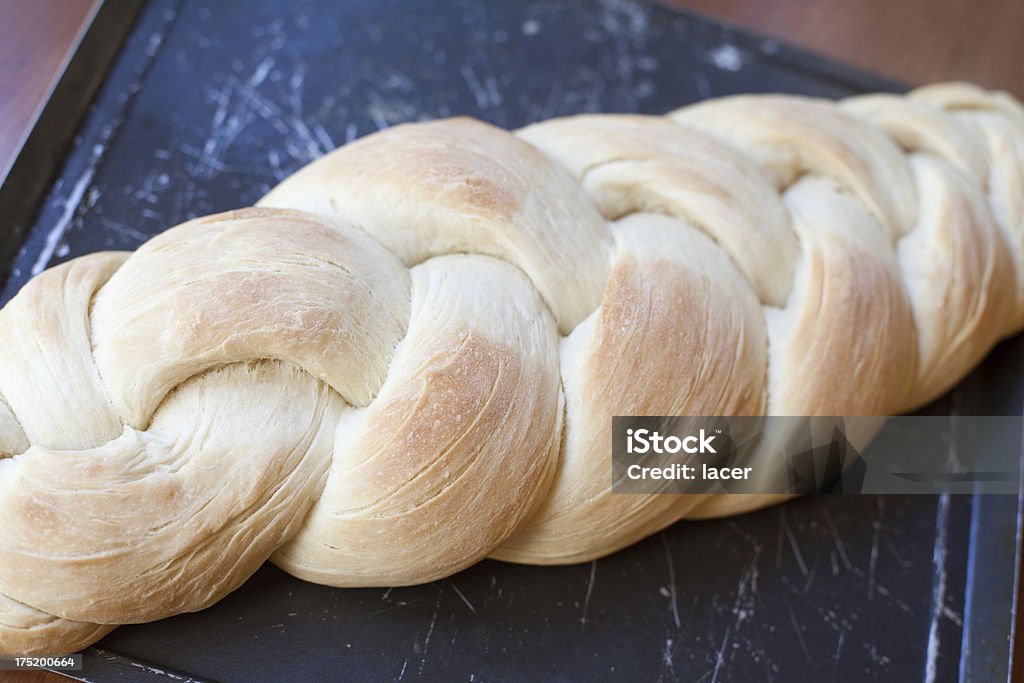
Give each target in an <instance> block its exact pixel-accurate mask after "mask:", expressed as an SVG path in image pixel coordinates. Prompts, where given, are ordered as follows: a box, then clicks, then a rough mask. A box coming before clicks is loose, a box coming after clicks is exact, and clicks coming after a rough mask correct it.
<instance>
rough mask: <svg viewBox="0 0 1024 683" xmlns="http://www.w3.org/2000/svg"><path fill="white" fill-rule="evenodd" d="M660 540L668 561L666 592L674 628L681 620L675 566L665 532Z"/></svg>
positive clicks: (677, 626)
mask: <svg viewBox="0 0 1024 683" xmlns="http://www.w3.org/2000/svg"><path fill="white" fill-rule="evenodd" d="M661 542H662V545H664V546H665V560H666V561H667V562H668V593H669V607H671V609H672V621H674V622H675V625H676V628H680V627H681V626H682V622H680V620H679V596H678V591H677V590H676V566H675V562H674V561H673V560H672V549H671V548H669V545H668V538H667V537H666V536H665V532H661Z"/></svg>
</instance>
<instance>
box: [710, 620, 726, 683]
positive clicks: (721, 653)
mask: <svg viewBox="0 0 1024 683" xmlns="http://www.w3.org/2000/svg"><path fill="white" fill-rule="evenodd" d="M730 629H731V627H728V626H727V627H726V629H725V635H723V636H722V643H721V645H719V647H718V650H717V651H716V652H715V669H714V671H712V673H711V683H718V672H719V671H721V670H722V663H723V662H724V661H725V648H726V647H728V646H729V634H730Z"/></svg>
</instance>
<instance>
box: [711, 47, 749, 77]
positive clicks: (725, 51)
mask: <svg viewBox="0 0 1024 683" xmlns="http://www.w3.org/2000/svg"><path fill="white" fill-rule="evenodd" d="M708 61H709V62H711V63H712V64H714V65H715V66H717V67H718V68H719V69H722V70H723V71H739V70H740V69H742V68H743V53H742V52H740V51H739V49H738V48H737V47H736V46H735V45H730V44H728V43H725V44H723V45H719V46H718V47H716V48H714V49H713V50H710V51H709V52H708Z"/></svg>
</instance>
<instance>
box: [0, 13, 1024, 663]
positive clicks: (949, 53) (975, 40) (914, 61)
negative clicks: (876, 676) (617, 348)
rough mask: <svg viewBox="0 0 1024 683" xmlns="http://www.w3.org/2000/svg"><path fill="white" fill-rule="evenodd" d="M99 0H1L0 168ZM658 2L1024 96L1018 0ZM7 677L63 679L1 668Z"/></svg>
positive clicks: (1022, 17) (923, 75) (888, 66)
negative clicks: (7, 670)
mask: <svg viewBox="0 0 1024 683" xmlns="http://www.w3.org/2000/svg"><path fill="white" fill-rule="evenodd" d="M112 1H113V0H112ZM101 2H102V0H0V177H2V176H3V175H4V174H5V172H6V169H7V168H8V167H9V165H10V163H11V162H12V161H13V159H14V157H15V155H16V154H17V151H18V150H19V149H20V146H21V144H22V142H23V140H24V136H25V135H26V133H27V131H28V130H29V129H30V128H31V126H32V124H33V122H34V121H35V118H36V116H37V115H38V112H39V110H40V108H41V107H42V105H43V104H44V103H45V101H46V98H47V97H48V95H49V93H50V91H51V89H52V87H53V85H54V84H55V82H56V79H57V78H58V77H59V75H60V73H61V72H62V70H63V66H64V64H65V62H66V60H67V58H68V56H69V55H70V53H71V52H72V51H73V48H74V46H75V45H76V44H77V42H78V39H79V37H80V35H81V33H82V31H83V30H84V28H85V27H86V26H88V24H89V21H90V19H91V18H92V17H93V16H94V14H95V12H96V9H97V7H98V6H99V5H100V3H101ZM661 2H662V3H663V4H667V5H670V6H674V7H678V8H681V9H686V10H691V11H694V12H698V13H701V14H704V15H707V16H710V17H714V18H716V19H719V20H721V21H724V22H726V23H728V24H732V25H734V26H737V27H740V28H743V29H746V30H748V31H752V32H754V33H759V34H762V35H765V36H768V37H772V38H776V39H779V40H782V41H784V42H788V43H790V44H793V45H795V46H797V47H801V48H804V49H807V50H810V51H813V52H817V53H819V54H823V55H826V56H828V57H831V58H833V59H835V60H837V61H841V62H846V63H849V64H852V65H856V66H859V67H862V68H865V69H868V70H870V71H875V72H877V73H880V74H884V75H886V76H890V77H892V78H895V79H897V80H900V81H904V82H907V83H912V84H919V83H926V82H929V81H938V80H950V79H964V80H970V81H974V82H976V83H979V84H981V85H985V86H989V87H993V88H1002V89H1005V90H1008V91H1010V92H1012V93H1014V94H1015V95H1017V96H1018V97H1024V2H1021V0H857V1H855V2H852V1H850V0H789V1H787V0H661ZM1020 628H1021V623H1020V614H1019V612H1018V632H1020ZM1015 661H1016V663H1017V666H1015V667H1014V668H1015V669H1017V670H1018V671H1019V670H1021V669H1020V665H1021V663H1022V662H1021V659H1020V657H1019V655H1018V658H1017V659H1016V660H1015ZM8 680H12V681H13V680H17V681H24V682H30V681H47V682H49V683H57V682H59V681H62V680H66V679H64V678H63V677H62V676H58V675H55V674H49V673H45V672H31V673H18V674H13V673H6V674H5V673H3V672H0V681H8Z"/></svg>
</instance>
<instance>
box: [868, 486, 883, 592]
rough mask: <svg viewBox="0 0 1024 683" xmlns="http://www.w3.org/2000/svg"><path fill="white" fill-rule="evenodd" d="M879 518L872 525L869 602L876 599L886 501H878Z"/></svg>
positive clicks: (880, 499)
mask: <svg viewBox="0 0 1024 683" xmlns="http://www.w3.org/2000/svg"><path fill="white" fill-rule="evenodd" d="M876 505H877V509H878V517H876V518H875V520H874V521H873V522H872V523H871V527H872V533H871V555H870V556H869V558H868V602H871V601H872V600H874V598H875V568H876V566H877V565H878V539H879V536H880V535H881V533H882V520H881V517H882V512H883V511H884V510H885V500H884V499H883V498H878V499H877V503H876Z"/></svg>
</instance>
